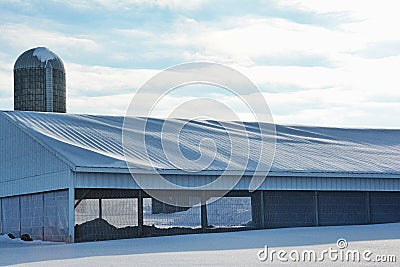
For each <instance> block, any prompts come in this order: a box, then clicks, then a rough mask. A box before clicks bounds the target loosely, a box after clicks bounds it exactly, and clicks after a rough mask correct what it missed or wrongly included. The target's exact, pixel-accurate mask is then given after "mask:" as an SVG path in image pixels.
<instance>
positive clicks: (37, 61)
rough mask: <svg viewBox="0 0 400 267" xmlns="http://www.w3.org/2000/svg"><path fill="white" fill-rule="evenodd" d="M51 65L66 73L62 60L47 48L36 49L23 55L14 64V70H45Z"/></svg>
mask: <svg viewBox="0 0 400 267" xmlns="http://www.w3.org/2000/svg"><path fill="white" fill-rule="evenodd" d="M49 63H50V64H51V67H52V68H53V69H57V70H61V71H64V72H65V69H64V63H63V62H62V60H61V59H60V58H59V57H58V56H57V55H56V54H55V53H54V52H52V51H50V50H49V49H48V48H46V47H36V48H32V49H29V50H28V51H25V52H24V53H22V54H21V55H20V56H19V57H18V59H17V61H16V62H15V64H14V70H18V69H30V68H45V67H46V65H47V64H49Z"/></svg>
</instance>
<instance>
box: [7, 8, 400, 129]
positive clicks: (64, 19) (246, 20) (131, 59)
mask: <svg viewBox="0 0 400 267" xmlns="http://www.w3.org/2000/svg"><path fill="white" fill-rule="evenodd" d="M399 5H400V4H398V3H397V1H368V3H366V1H342V0H338V1H329V2H328V1H317V0H303V1H287V0H280V1H279V0H278V1H207V0H194V1H185V0H172V1H164V0H159V1H140V0H128V1H111V0H86V1H78V0H72V1H18V0H2V1H0V109H2V110H11V109H12V108H13V102H12V94H13V91H12V89H13V78H12V68H13V64H14V62H15V60H16V58H17V57H18V56H19V55H20V54H21V53H22V52H23V51H25V50H27V49H29V48H32V47H36V46H46V47H48V48H50V49H51V50H52V51H54V52H55V53H56V54H58V55H59V56H60V57H61V58H62V59H63V61H64V63H65V66H66V70H67V90H68V94H67V95H68V100H67V101H68V103H67V104H68V111H69V112H71V113H95V114H118V115H124V114H125V112H126V108H127V106H128V104H129V102H130V99H131V98H132V96H133V95H134V93H135V92H136V90H138V88H139V87H140V86H141V85H142V84H143V83H144V82H145V81H146V80H147V79H149V78H150V77H151V76H152V75H154V74H156V73H157V72H159V71H161V70H163V69H165V68H167V67H170V66H172V65H176V64H180V63H184V62H190V61H199V60H200V61H201V60H205V61H213V62H217V63H222V64H226V65H228V66H231V67H233V68H235V69H236V70H238V71H240V72H242V73H243V74H245V75H247V76H248V77H249V78H250V79H251V80H252V81H253V82H254V83H255V84H256V85H257V86H258V87H259V89H260V90H261V91H262V92H263V95H264V97H265V98H266V100H267V101H268V103H269V105H270V107H271V110H272V114H273V116H274V120H275V122H278V123H286V124H310V125H326V126H345V127H350V126H356V127H390V128H398V127H399V126H400V124H399V115H400V112H399V107H400V90H399V89H400V75H399V73H398V70H399V69H400V34H399V31H398V28H397V25H400V18H399V16H398V15H397V10H398V6H399ZM197 90H204V92H207V93H209V90H206V89H204V87H201V86H200V87H198V88H197ZM194 91H196V88H194V87H191V88H190V90H188V91H187V92H186V94H185V95H184V97H183V96H181V97H179V96H178V95H177V94H174V95H171V96H169V97H168V98H166V99H165V101H163V102H162V103H163V104H162V105H163V106H161V107H159V109H158V110H159V112H160V113H159V114H156V115H160V116H167V115H168V113H169V112H171V107H173V106H174V105H177V104H178V103H180V102H181V101H183V100H182V99H184V100H189V99H191V96H190V93H191V92H194ZM213 94H214V96H215V98H217V99H219V100H220V101H224V103H228V104H230V105H231V106H240V103H238V100H237V99H235V98H234V96H232V95H226V94H221V92H220V91H218V90H217V91H215V92H214V93H213ZM196 96H197V94H196V93H193V96H192V97H196ZM238 112H242V110H241V109H239V111H238ZM239 115H242V117H243V119H248V117H246V116H247V115H246V112H243V114H239Z"/></svg>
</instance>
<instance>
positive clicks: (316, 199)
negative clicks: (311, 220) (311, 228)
mask: <svg viewBox="0 0 400 267" xmlns="http://www.w3.org/2000/svg"><path fill="white" fill-rule="evenodd" d="M314 203H315V226H319V211H318V210H319V208H318V191H314Z"/></svg>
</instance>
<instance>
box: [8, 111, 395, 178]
mask: <svg viewBox="0 0 400 267" xmlns="http://www.w3.org/2000/svg"><path fill="white" fill-rule="evenodd" d="M0 115H2V116H5V117H6V118H8V119H9V120H10V121H12V122H13V123H14V124H15V125H17V126H18V127H19V128H21V129H22V130H23V131H25V132H26V133H27V134H29V135H30V136H31V137H33V138H35V139H36V140H37V141H39V142H40V143H42V144H43V145H45V146H47V147H48V149H51V150H52V151H54V152H55V153H56V154H57V155H58V156H59V157H61V158H62V159H64V160H65V161H66V162H68V163H69V164H70V166H71V167H72V168H75V169H77V168H80V167H87V168H97V169H98V168H103V169H104V168H112V169H120V170H122V169H125V170H126V169H127V166H126V163H125V161H124V153H123V146H122V126H123V119H124V118H123V117H119V116H100V115H77V114H59V113H39V112H26V111H22V112H21V111H4V112H0ZM132 120H133V121H134V122H135V120H136V121H137V122H138V123H141V122H143V120H147V128H146V136H145V138H146V149H147V152H146V151H143V147H141V146H140V145H138V144H135V139H136V137H138V136H139V135H141V134H143V133H141V132H135V131H132V132H131V133H130V139H129V140H130V141H131V143H129V151H128V152H129V155H130V157H131V165H130V167H132V166H134V167H135V168H137V169H149V168H150V166H148V162H147V161H146V160H145V158H146V157H147V156H146V153H148V154H149V156H150V158H151V161H152V163H153V165H154V167H156V168H158V169H161V170H174V169H176V166H175V165H174V164H173V163H171V162H170V161H169V158H168V157H167V156H166V155H165V154H164V152H163V147H162V143H161V136H160V130H161V127H162V125H163V123H164V122H165V120H163V119H145V118H139V117H138V118H132ZM169 122H170V123H171V124H172V125H175V126H176V129H180V128H182V130H181V131H180V148H181V152H182V154H183V155H184V156H185V157H187V158H188V159H191V161H189V162H193V160H194V161H195V159H196V158H197V157H199V156H200V154H199V150H198V144H199V141H200V140H203V139H204V138H209V139H211V140H213V141H214V144H215V145H216V147H217V151H218V153H217V154H216V155H215V158H214V161H213V162H212V163H211V164H210V165H209V166H208V167H207V168H206V169H205V170H207V171H218V170H223V169H224V168H226V167H227V160H228V158H229V153H230V152H229V151H230V146H229V145H230V141H229V139H228V138H227V133H228V134H229V135H231V136H234V138H235V144H238V143H239V144H240V142H242V143H244V142H247V140H249V143H250V149H251V151H253V149H254V147H257V146H259V144H260V138H259V134H260V131H259V130H257V124H256V123H245V126H246V129H247V131H241V130H240V129H239V127H237V123H235V122H230V123H227V124H224V126H225V127H226V131H225V130H222V128H221V125H220V124H219V123H218V122H215V121H187V120H183V119H174V120H170V121H169ZM175 126H174V127H175ZM261 127H263V125H261ZM163 138H167V141H168V138H169V137H168V134H166V135H164V136H163ZM139 139H140V138H137V140H139ZM167 143H168V142H167ZM206 143H207V142H206ZM164 145H165V143H164ZM202 145H204V144H202ZM205 145H206V146H205V148H204V149H202V150H201V153H203V154H204V153H205V154H207V153H210V155H209V156H210V157H212V156H213V155H211V153H213V150H212V149H208V148H210V147H207V144H205ZM212 145H213V144H211V145H210V146H212ZM258 156H259V154H256V155H250V160H248V161H245V160H244V157H245V155H236V157H233V161H234V162H233V164H232V165H230V166H231V168H233V169H236V168H237V169H238V170H240V169H241V168H246V170H248V171H252V170H254V168H255V166H256V163H257V162H256V160H257V159H258V158H257V157H258ZM261 161H262V159H261ZM191 164H195V163H191ZM232 166H233V167H232ZM184 167H185V168H188V169H191V168H194V169H195V168H196V167H197V166H184ZM271 172H277V173H278V172H280V173H282V172H283V173H288V174H290V173H325V174H326V173H361V174H370V173H371V174H395V175H397V176H398V175H399V174H400V130H395V129H347V128H327V127H311V126H283V125H276V152H275V157H274V161H273V165H272V168H271Z"/></svg>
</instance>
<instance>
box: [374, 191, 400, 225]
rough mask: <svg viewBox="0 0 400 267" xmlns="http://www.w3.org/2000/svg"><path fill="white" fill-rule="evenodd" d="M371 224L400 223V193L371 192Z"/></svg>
mask: <svg viewBox="0 0 400 267" xmlns="http://www.w3.org/2000/svg"><path fill="white" fill-rule="evenodd" d="M369 195H370V199H369V202H370V203H371V204H370V205H371V223H390V222H400V192H371V193H370V194H369Z"/></svg>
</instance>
